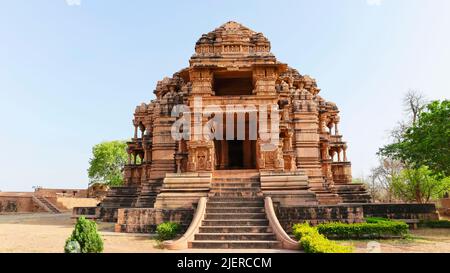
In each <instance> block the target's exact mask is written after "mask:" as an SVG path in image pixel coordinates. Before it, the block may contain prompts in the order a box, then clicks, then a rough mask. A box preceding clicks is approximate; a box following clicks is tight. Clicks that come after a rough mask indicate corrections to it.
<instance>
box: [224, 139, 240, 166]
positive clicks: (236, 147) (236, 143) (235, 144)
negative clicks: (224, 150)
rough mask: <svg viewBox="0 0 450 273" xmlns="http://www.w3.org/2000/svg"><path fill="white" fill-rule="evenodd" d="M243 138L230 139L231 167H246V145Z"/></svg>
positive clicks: (229, 162) (229, 155)
mask: <svg viewBox="0 0 450 273" xmlns="http://www.w3.org/2000/svg"><path fill="white" fill-rule="evenodd" d="M243 143H244V142H243V141H242V140H230V141H228V165H229V168H230V169H242V168H244V160H243V159H244V145H243Z"/></svg>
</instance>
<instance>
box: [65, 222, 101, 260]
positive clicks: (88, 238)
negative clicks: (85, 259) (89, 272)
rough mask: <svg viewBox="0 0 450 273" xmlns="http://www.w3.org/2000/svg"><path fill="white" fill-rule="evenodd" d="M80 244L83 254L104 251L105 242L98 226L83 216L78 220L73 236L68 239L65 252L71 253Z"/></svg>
mask: <svg viewBox="0 0 450 273" xmlns="http://www.w3.org/2000/svg"><path fill="white" fill-rule="evenodd" d="M74 242H77V243H78V244H79V247H80V251H81V253H100V252H102V251H103V241H102V238H101V237H100V234H98V232H97V224H96V223H95V222H94V221H90V220H87V219H86V218H84V217H83V216H81V217H80V218H78V220H77V223H76V224H75V228H74V230H73V232H72V235H71V236H70V237H69V238H68V239H67V241H66V245H65V247H64V251H65V252H66V253H70V252H71V251H75V250H76V243H74Z"/></svg>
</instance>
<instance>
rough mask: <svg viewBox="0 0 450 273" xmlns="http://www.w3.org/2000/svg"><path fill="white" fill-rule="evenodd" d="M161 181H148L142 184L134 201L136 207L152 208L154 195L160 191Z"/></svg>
mask: <svg viewBox="0 0 450 273" xmlns="http://www.w3.org/2000/svg"><path fill="white" fill-rule="evenodd" d="M161 187H162V181H161V180H160V181H148V182H145V183H144V184H142V188H141V192H140V194H139V197H138V199H137V201H136V207H137V208H153V207H154V204H155V201H156V196H157V195H158V193H159V192H160V191H161Z"/></svg>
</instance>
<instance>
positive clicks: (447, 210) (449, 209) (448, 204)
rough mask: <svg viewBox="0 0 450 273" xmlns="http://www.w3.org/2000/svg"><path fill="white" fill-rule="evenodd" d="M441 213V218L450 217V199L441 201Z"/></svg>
mask: <svg viewBox="0 0 450 273" xmlns="http://www.w3.org/2000/svg"><path fill="white" fill-rule="evenodd" d="M439 205H440V206H439V213H440V215H441V216H450V198H443V199H441V200H440V201H439Z"/></svg>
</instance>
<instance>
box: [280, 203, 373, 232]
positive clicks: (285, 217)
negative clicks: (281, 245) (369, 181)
mask: <svg viewBox="0 0 450 273" xmlns="http://www.w3.org/2000/svg"><path fill="white" fill-rule="evenodd" d="M275 212H276V214H277V217H278V221H279V222H280V224H281V226H282V227H283V229H284V230H285V231H286V232H287V233H291V232H292V226H293V225H294V224H297V223H303V222H305V221H308V222H309V223H311V224H312V225H317V224H320V223H327V222H344V223H349V224H351V223H360V222H362V221H363V219H364V217H363V208H362V207H361V206H360V205H333V206H302V207H280V206H276V208H275Z"/></svg>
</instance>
